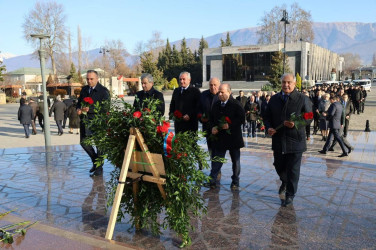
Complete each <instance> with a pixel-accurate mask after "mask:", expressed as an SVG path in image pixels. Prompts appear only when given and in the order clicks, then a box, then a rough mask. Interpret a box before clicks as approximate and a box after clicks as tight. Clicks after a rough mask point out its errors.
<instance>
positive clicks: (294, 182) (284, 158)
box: [273, 151, 303, 197]
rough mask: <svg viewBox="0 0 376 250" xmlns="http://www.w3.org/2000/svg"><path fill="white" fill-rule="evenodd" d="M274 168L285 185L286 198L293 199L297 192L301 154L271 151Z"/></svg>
mask: <svg viewBox="0 0 376 250" xmlns="http://www.w3.org/2000/svg"><path fill="white" fill-rule="evenodd" d="M273 155H274V167H275V170H276V171H277V174H278V176H279V179H280V180H281V181H282V183H285V184H286V197H294V196H295V193H296V191H297V190H298V182H299V176H300V164H301V162H302V155H303V152H300V153H290V154H282V153H281V152H277V151H273Z"/></svg>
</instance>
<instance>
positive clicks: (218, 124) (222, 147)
mask: <svg viewBox="0 0 376 250" xmlns="http://www.w3.org/2000/svg"><path fill="white" fill-rule="evenodd" d="M218 98H219V100H218V101H217V102H216V103H215V104H214V105H213V108H212V110H211V113H210V125H211V127H212V129H211V133H212V135H213V136H212V137H213V140H214V143H213V149H212V150H213V151H212V158H214V157H216V156H217V157H220V158H224V157H225V155H226V151H227V150H229V153H230V156H231V161H232V172H233V174H232V176H231V179H232V182H231V189H232V190H238V189H239V175H240V149H241V148H242V147H244V141H243V135H242V129H241V125H242V123H243V121H244V119H245V112H244V109H243V107H242V106H241V104H240V103H239V102H238V101H237V100H235V99H234V98H232V96H231V88H230V85H228V84H221V85H220V87H219V91H218ZM222 165H223V163H221V162H218V161H212V163H211V171H210V177H211V179H210V182H209V183H207V184H206V186H207V187H210V188H213V189H214V188H216V180H217V175H218V173H219V172H220V170H221V167H222Z"/></svg>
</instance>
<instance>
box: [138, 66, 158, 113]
mask: <svg viewBox="0 0 376 250" xmlns="http://www.w3.org/2000/svg"><path fill="white" fill-rule="evenodd" d="M141 84H142V90H141V91H138V92H137V93H136V97H135V99H134V102H133V107H135V108H136V109H137V110H140V111H141V110H142V109H143V108H147V103H144V101H145V100H146V99H149V100H151V99H157V100H159V101H160V102H159V104H158V105H157V112H158V115H159V116H163V115H164V113H165V102H164V98H163V94H162V93H161V92H159V91H158V90H156V89H155V88H154V87H153V86H154V79H153V76H152V75H151V74H149V73H144V74H142V75H141Z"/></svg>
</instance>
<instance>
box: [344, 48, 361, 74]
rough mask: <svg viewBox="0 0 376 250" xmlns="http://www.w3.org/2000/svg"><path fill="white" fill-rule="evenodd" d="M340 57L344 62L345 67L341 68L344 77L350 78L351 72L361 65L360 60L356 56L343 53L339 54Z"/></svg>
mask: <svg viewBox="0 0 376 250" xmlns="http://www.w3.org/2000/svg"><path fill="white" fill-rule="evenodd" d="M340 56H342V57H343V58H344V61H345V65H344V67H343V73H344V75H347V76H351V71H352V70H355V69H357V68H358V67H360V66H361V65H362V60H361V59H360V56H359V55H358V54H353V53H345V54H341V55H340Z"/></svg>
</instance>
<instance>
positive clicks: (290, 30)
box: [257, 3, 314, 44]
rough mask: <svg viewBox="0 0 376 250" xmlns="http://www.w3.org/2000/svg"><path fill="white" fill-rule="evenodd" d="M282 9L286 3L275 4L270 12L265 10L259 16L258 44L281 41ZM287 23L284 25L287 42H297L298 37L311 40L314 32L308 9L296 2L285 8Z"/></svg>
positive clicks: (282, 31)
mask: <svg viewBox="0 0 376 250" xmlns="http://www.w3.org/2000/svg"><path fill="white" fill-rule="evenodd" d="M283 10H287V7H286V5H285V4H284V5H282V6H276V7H274V8H273V9H272V10H271V11H270V12H265V13H264V16H263V17H262V18H261V23H260V29H259V30H258V31H257V34H258V35H259V40H258V44H274V43H280V42H283V38H284V23H283V22H281V18H282V13H283ZM287 12H288V14H289V17H288V21H289V24H287V26H286V40H287V41H288V42H298V41H299V40H300V39H302V40H303V41H307V42H312V41H313V39H314V32H313V29H312V16H311V13H310V12H309V11H305V10H303V9H302V8H300V7H299V5H298V4H297V3H294V4H292V5H291V6H290V9H289V10H287Z"/></svg>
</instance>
